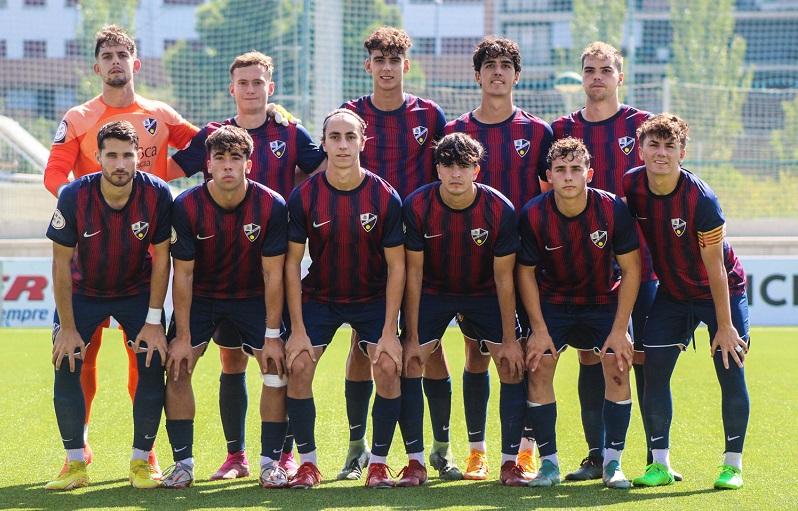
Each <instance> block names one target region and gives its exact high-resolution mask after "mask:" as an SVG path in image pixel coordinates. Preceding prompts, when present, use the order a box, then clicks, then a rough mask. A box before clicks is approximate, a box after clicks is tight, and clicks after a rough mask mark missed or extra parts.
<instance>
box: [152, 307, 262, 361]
mask: <svg viewBox="0 0 798 511" xmlns="http://www.w3.org/2000/svg"><path fill="white" fill-rule="evenodd" d="M219 327H222V329H223V335H221V336H220V337H221V338H222V339H221V341H220V339H219V338H214V340H215V341H216V342H217V344H219V345H220V346H222V347H224V348H234V349H243V350H244V352H245V353H247V354H249V355H252V354H253V350H261V349H263V336H264V335H265V334H266V304H265V303H264V301H263V298H260V297H258V298H242V299H234V300H233V299H231V300H222V299H214V298H203V297H201V296H194V297H193V298H192V300H191V312H190V316H189V330H190V331H191V347H192V348H196V347H198V346H203V345H206V344H208V341H210V340H211V337H212V336H213V335H214V334H215V333H216V332H217V328H219ZM176 335H177V331H176V326H175V321H174V317H173V318H172V321H171V324H170V326H169V332H168V333H167V335H166V339H167V340H168V341H170V342H171V341H172V339H174V338H175V336H176ZM222 343H224V344H222Z"/></svg>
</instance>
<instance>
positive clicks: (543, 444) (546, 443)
mask: <svg viewBox="0 0 798 511" xmlns="http://www.w3.org/2000/svg"><path fill="white" fill-rule="evenodd" d="M547 445H549V442H543V443H542V444H538V449H540V448H541V447H546V446H547Z"/></svg>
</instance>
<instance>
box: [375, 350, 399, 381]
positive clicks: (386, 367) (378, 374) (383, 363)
mask: <svg viewBox="0 0 798 511" xmlns="http://www.w3.org/2000/svg"><path fill="white" fill-rule="evenodd" d="M373 373H374V381H375V382H377V381H387V380H390V379H391V378H398V376H399V375H398V371H397V367H396V362H394V360H393V359H392V358H391V357H389V356H387V355H383V356H381V357H380V358H379V360H377V363H376V364H374V368H373Z"/></svg>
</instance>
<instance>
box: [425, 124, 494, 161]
mask: <svg viewBox="0 0 798 511" xmlns="http://www.w3.org/2000/svg"><path fill="white" fill-rule="evenodd" d="M483 154H485V149H484V148H483V147H482V144H480V143H479V142H477V141H476V140H474V139H473V138H471V137H469V136H468V135H466V134H465V133H459V132H458V133H450V134H448V135H446V136H445V137H443V138H442V139H440V141H439V142H438V144H437V145H436V146H435V163H437V164H439V165H445V166H447V167H449V166H451V165H460V166H470V165H476V164H478V163H479V161H480V160H481V159H482V155H483Z"/></svg>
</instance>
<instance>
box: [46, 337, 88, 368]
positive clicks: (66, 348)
mask: <svg viewBox="0 0 798 511" xmlns="http://www.w3.org/2000/svg"><path fill="white" fill-rule="evenodd" d="M76 350H79V351H80V355H79V356H80V358H81V359H83V357H84V355H85V354H86V343H85V342H83V339H81V337H80V334H79V333H78V331H77V330H76V329H75V328H65V327H63V326H62V327H60V328H59V329H58V332H57V333H56V334H55V339H53V365H55V370H56V371H58V370H60V369H61V363H62V362H63V361H64V357H67V358H69V372H70V373H74V372H75V358H76V357H77V356H78V355H75V351H76Z"/></svg>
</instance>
